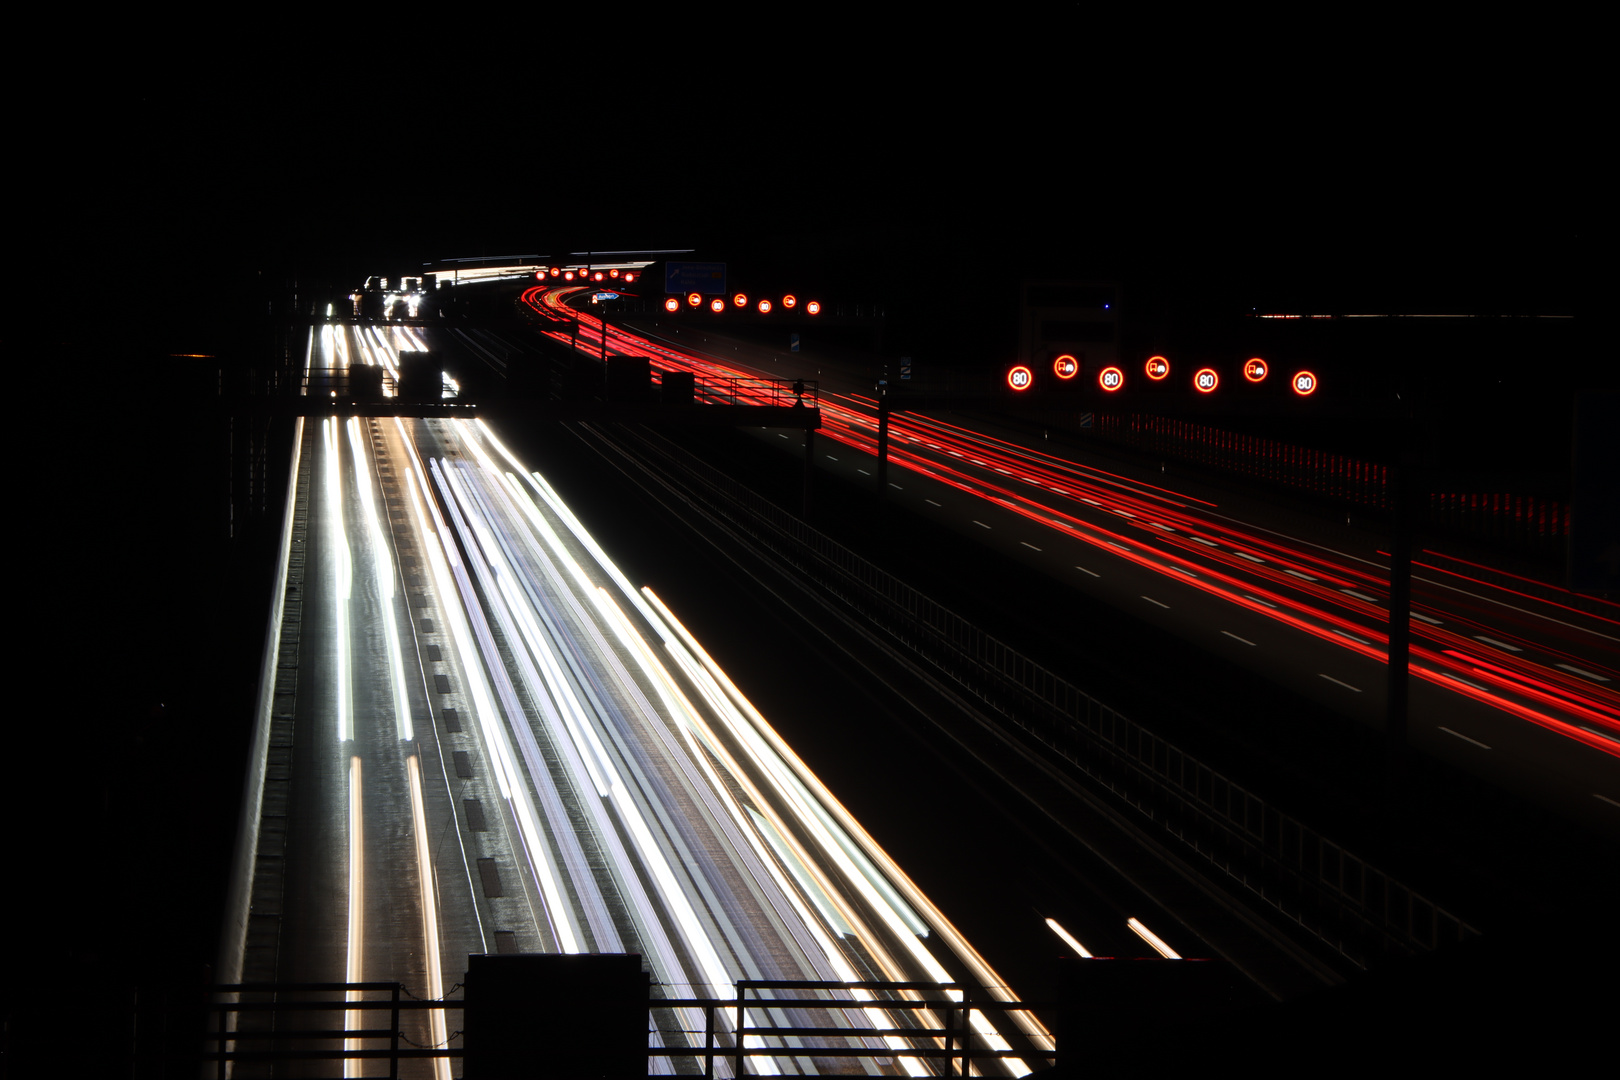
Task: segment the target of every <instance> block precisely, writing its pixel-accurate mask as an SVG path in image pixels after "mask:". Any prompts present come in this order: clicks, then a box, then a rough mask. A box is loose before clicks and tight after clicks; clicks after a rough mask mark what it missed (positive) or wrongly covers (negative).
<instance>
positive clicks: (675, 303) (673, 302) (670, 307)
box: [664, 296, 681, 312]
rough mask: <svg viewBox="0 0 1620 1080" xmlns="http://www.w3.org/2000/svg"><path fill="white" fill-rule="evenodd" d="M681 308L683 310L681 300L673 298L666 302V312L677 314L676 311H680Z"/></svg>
mask: <svg viewBox="0 0 1620 1080" xmlns="http://www.w3.org/2000/svg"><path fill="white" fill-rule="evenodd" d="M680 308H681V302H680V301H679V300H677V299H675V298H674V297H673V296H672V297H670V298H669V299H668V300H665V301H664V310H665V311H669V312H675V311H679V310H680Z"/></svg>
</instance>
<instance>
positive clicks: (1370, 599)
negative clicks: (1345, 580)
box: [1339, 589, 1378, 604]
mask: <svg viewBox="0 0 1620 1080" xmlns="http://www.w3.org/2000/svg"><path fill="white" fill-rule="evenodd" d="M1339 591H1340V592H1342V593H1344V595H1346V596H1353V597H1355V598H1356V599H1357V600H1365V601H1367V603H1369V604H1376V603H1378V598H1377V597H1376V596H1368V595H1367V594H1366V593H1364V592H1356V590H1354V589H1340V590H1339Z"/></svg>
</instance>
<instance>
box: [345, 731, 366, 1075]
mask: <svg viewBox="0 0 1620 1080" xmlns="http://www.w3.org/2000/svg"><path fill="white" fill-rule="evenodd" d="M360 794H361V788H360V756H359V755H358V754H355V755H352V756H351V757H350V758H349V895H348V903H349V941H348V960H347V962H346V963H345V964H344V967H343V971H344V981H346V982H352V983H357V982H360V981H361V980H362V978H363V976H364V971H363V969H362V968H361V964H360V961H361V954H362V952H363V951H364V947H365V906H366V905H365V898H366V890H365V843H364V839H365V837H364V834H363V832H362V824H361V814H360V802H361V799H360ZM347 998H348V1000H349V1001H360V1000H361V998H362V995H361V992H360V991H359V990H350V991H349V992H348V995H347ZM365 1015H366V1014H365V1011H364V1010H362V1009H350V1010H348V1011H346V1012H345V1013H344V1014H343V1016H344V1021H343V1023H344V1026H345V1027H347V1028H349V1029H351V1030H352V1029H354V1028H359V1027H363V1026H364V1021H365ZM361 1042H362V1040H360V1039H345V1040H344V1044H343V1045H344V1048H345V1049H348V1050H359V1049H360V1044H361ZM364 1064H365V1063H364V1062H363V1061H361V1060H360V1059H358V1058H345V1059H344V1061H343V1075H344V1076H359V1075H361V1069H362V1068H363V1066H364Z"/></svg>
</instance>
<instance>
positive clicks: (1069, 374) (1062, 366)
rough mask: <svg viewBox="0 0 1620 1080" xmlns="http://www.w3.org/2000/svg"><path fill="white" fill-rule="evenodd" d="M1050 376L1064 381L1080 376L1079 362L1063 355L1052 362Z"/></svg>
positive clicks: (1067, 355)
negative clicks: (1052, 375)
mask: <svg viewBox="0 0 1620 1080" xmlns="http://www.w3.org/2000/svg"><path fill="white" fill-rule="evenodd" d="M1052 374H1054V375H1056V376H1057V377H1058V378H1060V379H1063V380H1065V381H1067V380H1069V379H1072V378H1074V377H1075V376H1076V375H1078V374H1080V361H1078V360H1076V359H1075V358H1074V357H1072V356H1070V355H1069V354H1068V353H1064V354H1063V355H1062V356H1060V357H1058V358H1057V359H1056V360H1053V361H1052Z"/></svg>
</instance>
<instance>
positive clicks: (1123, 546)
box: [1107, 540, 1131, 551]
mask: <svg viewBox="0 0 1620 1080" xmlns="http://www.w3.org/2000/svg"><path fill="white" fill-rule="evenodd" d="M1107 543H1108V546H1109V547H1117V548H1119V550H1121V551H1130V550H1131V549H1130V548H1128V547H1126V546H1125V545H1124V544H1116V543H1114V542H1113V541H1112V540H1109V541H1108V542H1107Z"/></svg>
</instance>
